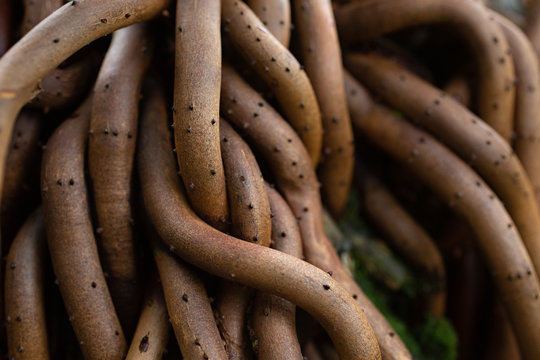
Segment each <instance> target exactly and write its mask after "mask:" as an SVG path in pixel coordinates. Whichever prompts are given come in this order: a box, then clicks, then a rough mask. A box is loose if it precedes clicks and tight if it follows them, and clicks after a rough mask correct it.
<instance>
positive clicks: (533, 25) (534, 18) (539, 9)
mask: <svg viewBox="0 0 540 360" xmlns="http://www.w3.org/2000/svg"><path fill="white" fill-rule="evenodd" d="M526 16H527V24H526V25H525V33H526V34H527V36H528V37H529V40H530V41H531V43H532V45H533V47H534V49H535V51H536V54H540V1H538V0H532V1H530V2H529V4H528V5H527V13H526Z"/></svg>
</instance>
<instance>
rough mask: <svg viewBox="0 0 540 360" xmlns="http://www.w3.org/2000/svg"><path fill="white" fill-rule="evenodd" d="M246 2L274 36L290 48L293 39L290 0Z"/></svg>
mask: <svg viewBox="0 0 540 360" xmlns="http://www.w3.org/2000/svg"><path fill="white" fill-rule="evenodd" d="M246 2H247V4H248V5H249V7H250V8H251V9H252V10H253V12H254V13H255V15H257V16H258V17H259V18H260V19H261V21H262V23H263V25H264V26H265V27H266V28H267V29H268V30H269V31H270V32H271V33H272V35H274V36H275V37H276V39H278V40H279V42H280V43H282V44H283V46H285V47H286V48H288V47H289V41H290V39H291V3H290V0H247V1H246Z"/></svg>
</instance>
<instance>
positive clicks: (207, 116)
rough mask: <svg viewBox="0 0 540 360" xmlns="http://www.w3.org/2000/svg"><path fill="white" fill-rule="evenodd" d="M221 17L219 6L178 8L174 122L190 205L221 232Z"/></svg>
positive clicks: (184, 1) (184, 2) (210, 0)
mask: <svg viewBox="0 0 540 360" xmlns="http://www.w3.org/2000/svg"><path fill="white" fill-rule="evenodd" d="M220 16H221V5H220V1H218V0H207V1H192V0H179V1H178V3H177V14H176V26H177V29H176V31H175V36H176V49H175V54H176V55H175V74H174V108H173V119H174V141H175V146H176V154H177V159H178V164H179V166H180V175H181V176H182V180H183V182H184V186H185V188H186V193H187V196H188V199H189V202H190V204H191V206H192V207H193V209H194V210H195V212H196V213H197V214H198V215H199V216H200V217H202V218H203V219H204V220H206V221H207V222H208V223H209V224H210V225H212V226H214V227H215V228H217V229H220V230H224V229H226V228H227V224H226V222H227V220H228V214H227V213H228V205H227V190H226V187H225V175H224V173H223V163H222V161H221V152H220V148H219V96H220V91H219V89H220V83H221V33H220Z"/></svg>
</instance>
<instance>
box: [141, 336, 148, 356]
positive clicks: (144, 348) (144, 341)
mask: <svg viewBox="0 0 540 360" xmlns="http://www.w3.org/2000/svg"><path fill="white" fill-rule="evenodd" d="M149 347H150V343H149V342H148V335H144V336H143V338H142V339H141V343H140V344H139V352H141V353H143V352H147V351H148V348H149Z"/></svg>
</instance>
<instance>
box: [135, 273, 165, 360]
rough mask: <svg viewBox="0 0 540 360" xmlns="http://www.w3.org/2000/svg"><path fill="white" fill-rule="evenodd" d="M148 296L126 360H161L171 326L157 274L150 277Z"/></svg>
mask: <svg viewBox="0 0 540 360" xmlns="http://www.w3.org/2000/svg"><path fill="white" fill-rule="evenodd" d="M147 287H148V288H147V290H146V296H145V299H144V304H143V307H142V311H141V316H140V317H139V322H138V324H137V329H136V330H135V334H133V340H132V341H131V345H130V347H129V351H128V353H127V357H126V360H161V359H162V358H163V353H164V352H165V347H166V346H167V343H168V341H169V333H170V331H171V325H170V324H169V320H168V318H169V314H168V313H167V306H166V304H165V299H164V298H163V289H162V288H161V284H160V283H159V277H158V275H157V273H152V275H151V276H150V277H149V281H148V285H147Z"/></svg>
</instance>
